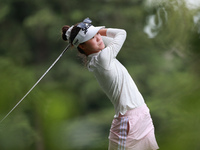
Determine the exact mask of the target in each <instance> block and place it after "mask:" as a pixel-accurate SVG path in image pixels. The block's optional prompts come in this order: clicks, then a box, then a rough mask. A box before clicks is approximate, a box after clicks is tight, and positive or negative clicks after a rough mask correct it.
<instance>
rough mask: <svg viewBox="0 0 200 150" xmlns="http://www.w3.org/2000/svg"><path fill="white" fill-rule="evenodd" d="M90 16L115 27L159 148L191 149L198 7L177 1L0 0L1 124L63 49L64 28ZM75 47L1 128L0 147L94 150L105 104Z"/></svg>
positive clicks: (102, 142) (199, 47) (106, 118)
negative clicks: (120, 32)
mask: <svg viewBox="0 0 200 150" xmlns="http://www.w3.org/2000/svg"><path fill="white" fill-rule="evenodd" d="M85 17H90V18H91V19H92V20H93V24H94V25H97V26H99V25H105V26H106V27H113V28H123V29H125V30H126V31H127V34H128V36H127V40H126V42H125V44H124V46H123V49H122V50H121V52H120V53H119V55H118V59H119V60H120V61H121V62H122V63H123V64H124V65H125V66H126V68H127V69H128V71H129V72H130V74H131V75H132V77H133V79H134V80H135V82H136V84H137V85H138V88H139V89H140V91H141V93H142V95H143V96H144V98H145V100H146V103H147V105H148V106H149V108H150V110H151V114H152V118H153V121H154V124H155V129H156V137H157V141H158V144H159V146H160V149H162V150H199V149H200V144H199V139H200V130H199V124H200V119H199V116H200V109H199V106H200V101H199V100H200V93H199V90H200V85H199V79H200V76H199V75H200V69H199V64H200V8H199V9H188V8H187V7H186V5H185V3H184V1H180V0H177V1H176V0H170V1H165V0H161V1H156V0H154V1H150V0H143V1H141V0H96V1H95V0H85V1H81V0H73V1H69V0H67V1H66V0H65V1H63V0H50V1H45V0H36V1H25V0H1V1H0V35H1V37H0V38H1V40H0V85H1V86H0V117H1V118H3V117H4V116H5V115H6V114H7V113H8V112H9V111H10V109H12V107H13V106H14V105H15V104H16V103H17V102H18V101H19V100H20V99H21V98H22V97H23V96H24V94H25V93H26V92H27V91H28V90H29V89H30V88H31V87H32V85H33V84H34V83H35V82H36V81H37V79H38V78H39V77H40V76H41V75H42V74H43V73H44V72H45V71H46V69H47V68H48V67H49V66H50V65H51V63H52V62H53V61H54V60H55V59H56V58H57V56H58V55H59V54H60V53H61V51H62V50H63V49H64V48H65V46H66V45H67V43H65V42H63V40H62V39H61V28H62V26H63V25H65V24H68V25H72V24H75V23H76V22H80V21H81V20H83V19H84V18H85ZM81 63H82V62H81V60H80V58H79V57H78V56H77V51H76V49H75V48H73V49H71V50H68V51H67V53H66V54H65V55H64V56H63V57H62V59H61V60H60V61H59V62H58V63H57V64H56V65H55V66H54V68H53V69H52V70H51V71H50V72H49V73H48V74H47V75H46V76H45V78H44V79H43V80H42V81H41V83H40V84H38V86H37V87H36V88H35V89H34V90H33V91H32V92H31V93H30V94H29V95H28V96H27V97H26V99H25V100H24V101H23V102H22V103H21V104H20V105H19V106H18V107H17V108H16V109H15V110H14V111H13V112H12V113H11V115H10V116H9V117H8V118H7V119H6V120H4V122H3V123H2V124H0V149H1V150H16V149H17V150H45V149H47V150H55V149H56V150H86V149H87V150H97V149H98V150H103V149H107V147H108V139H107V137H108V134H109V128H110V125H111V121H112V118H113V116H114V110H113V106H112V104H111V103H110V101H109V99H108V98H107V97H106V96H105V94H104V93H103V92H102V91H101V89H100V87H99V86H98V84H97V82H96V80H95V78H94V76H93V75H92V74H91V73H89V72H88V71H87V69H86V68H84V66H83V65H82V64H81Z"/></svg>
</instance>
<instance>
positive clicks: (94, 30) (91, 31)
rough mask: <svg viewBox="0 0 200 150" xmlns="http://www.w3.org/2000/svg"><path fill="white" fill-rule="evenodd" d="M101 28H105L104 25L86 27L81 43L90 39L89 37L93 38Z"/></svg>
mask: <svg viewBox="0 0 200 150" xmlns="http://www.w3.org/2000/svg"><path fill="white" fill-rule="evenodd" d="M103 28H105V26H99V27H94V26H90V27H89V28H88V32H87V35H86V37H85V38H84V40H83V41H82V43H84V42H86V41H88V40H90V39H91V38H93V37H94V36H95V35H96V34H97V33H98V32H99V30H101V29H103Z"/></svg>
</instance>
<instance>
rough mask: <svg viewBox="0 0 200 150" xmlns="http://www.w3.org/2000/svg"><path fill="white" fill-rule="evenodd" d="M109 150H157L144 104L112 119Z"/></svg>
mask: <svg viewBox="0 0 200 150" xmlns="http://www.w3.org/2000/svg"><path fill="white" fill-rule="evenodd" d="M108 149H109V150H157V149H159V147H158V144H157V142H156V138H155V134H154V126H153V122H152V119H151V115H150V112H149V109H148V107H147V106H146V104H144V105H142V106H140V107H137V108H134V109H132V110H129V111H127V112H126V114H125V115H119V117H117V118H114V119H113V121H112V125H111V128H110V134H109V148H108Z"/></svg>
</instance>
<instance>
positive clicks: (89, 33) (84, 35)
mask: <svg viewBox="0 0 200 150" xmlns="http://www.w3.org/2000/svg"><path fill="white" fill-rule="evenodd" d="M102 28H105V26H100V27H94V26H93V25H90V26H89V28H87V29H85V30H83V29H81V30H80V31H79V33H78V34H77V35H76V37H75V38H74V40H73V42H72V44H73V45H74V46H76V47H78V45H79V44H81V43H84V42H86V41H88V40H90V39H91V38H93V37H94V36H95V35H96V34H97V32H99V30H100V29H102Z"/></svg>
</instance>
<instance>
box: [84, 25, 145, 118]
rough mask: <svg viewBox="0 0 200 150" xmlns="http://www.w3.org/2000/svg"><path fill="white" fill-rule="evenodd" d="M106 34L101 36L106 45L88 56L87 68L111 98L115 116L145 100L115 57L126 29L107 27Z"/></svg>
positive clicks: (123, 39)
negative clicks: (103, 36)
mask: <svg viewBox="0 0 200 150" xmlns="http://www.w3.org/2000/svg"><path fill="white" fill-rule="evenodd" d="M106 34H107V36H106V37H105V38H103V40H104V43H105V45H106V47H105V48H104V49H103V50H101V51H100V52H98V53H93V54H91V55H89V56H88V70H89V71H91V72H93V73H94V75H95V77H96V79H97V81H98V83H99V85H100V86H101V88H102V90H103V91H104V92H105V93H106V95H107V96H108V98H109V99H110V100H111V102H112V104H113V105H114V109H115V117H117V116H118V115H119V113H120V114H121V115H124V114H125V113H126V111H127V110H130V109H133V108H136V107H138V106H141V105H142V104H144V103H145V102H144V99H143V97H142V95H141V94H140V92H139V90H138V88H137V86H136V84H135V82H134V81H133V79H132V78H131V76H130V74H129V73H128V71H127V69H126V68H125V67H124V66H123V65H122V64H121V63H120V62H119V61H118V60H117V59H116V56H117V54H118V53H119V51H120V49H121V47H122V45H123V43H124V41H125V39H126V31H125V30H122V29H112V28H109V29H107V33H106Z"/></svg>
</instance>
